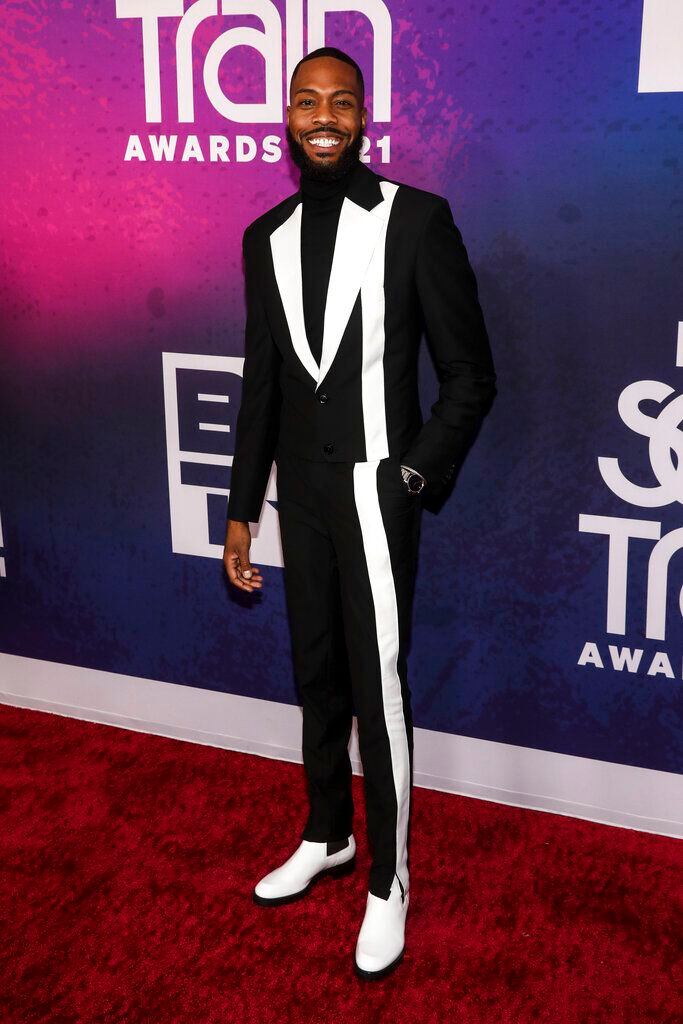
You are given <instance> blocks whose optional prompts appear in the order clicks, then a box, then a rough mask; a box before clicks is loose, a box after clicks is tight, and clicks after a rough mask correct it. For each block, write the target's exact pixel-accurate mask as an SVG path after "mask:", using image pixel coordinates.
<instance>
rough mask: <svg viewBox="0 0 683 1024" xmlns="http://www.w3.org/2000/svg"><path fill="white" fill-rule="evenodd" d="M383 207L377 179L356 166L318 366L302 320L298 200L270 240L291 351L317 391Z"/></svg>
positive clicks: (339, 229)
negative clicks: (314, 383)
mask: <svg viewBox="0 0 683 1024" xmlns="http://www.w3.org/2000/svg"><path fill="white" fill-rule="evenodd" d="M378 204H379V205H378ZM369 207H372V208H369ZM383 207H384V204H383V195H382V191H381V189H380V187H379V177H378V175H376V174H375V173H374V172H373V171H371V170H369V168H366V167H365V166H364V165H362V164H361V165H360V168H359V171H358V174H357V176H356V180H355V187H354V188H353V190H352V191H350V192H349V194H348V195H347V196H345V198H344V202H343V203H342V207H341V211H340V214H339V223H338V225H337V235H336V238H335V244H334V254H333V257H332V268H331V270H330V280H329V285H328V289H327V302H326V306H325V318H324V325H323V344H322V353H321V357H320V366H318V364H317V363H316V361H315V358H314V356H313V353H312V351H311V346H310V344H309V341H308V338H307V336H306V325H305V320H304V306H303V288H302V278H301V213H302V204H301V199H299V202H298V203H297V205H296V207H295V208H294V210H293V212H292V213H291V214H290V216H289V217H288V218H287V220H286V221H285V222H284V223H283V224H281V225H280V227H278V228H277V229H276V230H275V231H274V232H273V233H272V235H271V236H270V246H271V252H272V256H273V267H274V270H275V278H276V281H277V286H278V289H279V291H280V296H281V299H282V304H283V307H284V310H285V316H286V318H287V324H288V327H289V332H290V336H291V339H292V345H293V347H294V351H295V352H296V354H297V356H298V358H299V360H300V361H301V363H302V365H303V366H304V368H305V369H306V370H307V371H308V373H309V374H310V375H311V377H312V378H313V380H314V381H315V382H316V390H317V389H318V387H319V386H320V384H321V383H322V381H323V379H324V378H325V376H326V374H327V372H328V371H329V369H330V367H331V365H332V363H333V361H334V357H335V356H336V354H337V351H338V349H339V345H340V344H341V340H342V337H343V336H344V331H345V329H346V325H347V323H348V321H349V317H350V316H351V311H352V310H353V307H354V304H355V302H356V299H357V297H358V293H359V291H360V288H361V285H362V283H363V277H364V275H365V272H366V270H367V268H368V264H369V263H370V260H371V258H372V254H373V252H374V250H375V246H376V244H377V241H378V239H379V237H380V233H381V231H382V228H383V226H384V222H385V219H386V215H385V211H384V208H383Z"/></svg>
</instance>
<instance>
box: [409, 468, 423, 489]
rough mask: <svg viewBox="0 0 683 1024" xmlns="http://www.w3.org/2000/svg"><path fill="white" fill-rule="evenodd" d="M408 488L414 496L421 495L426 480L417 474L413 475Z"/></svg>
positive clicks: (410, 477)
mask: <svg viewBox="0 0 683 1024" xmlns="http://www.w3.org/2000/svg"><path fill="white" fill-rule="evenodd" d="M408 487H409V488H410V490H411V491H413V493H414V494H419V492H420V491H421V490H422V488H423V487H424V480H423V479H422V478H421V477H419V476H418V475H417V473H411V475H410V476H409V477H408Z"/></svg>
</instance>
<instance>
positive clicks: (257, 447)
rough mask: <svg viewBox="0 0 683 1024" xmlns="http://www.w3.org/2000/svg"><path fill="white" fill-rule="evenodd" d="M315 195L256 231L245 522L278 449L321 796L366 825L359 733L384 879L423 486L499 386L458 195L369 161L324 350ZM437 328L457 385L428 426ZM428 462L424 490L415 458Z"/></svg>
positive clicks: (237, 497) (393, 824)
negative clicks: (358, 802)
mask: <svg viewBox="0 0 683 1024" xmlns="http://www.w3.org/2000/svg"><path fill="white" fill-rule="evenodd" d="M301 213H302V194H301V191H298V192H296V193H294V194H293V195H292V196H290V197H289V198H287V199H285V200H284V201H283V202H281V203H279V204H278V205H277V206H275V207H274V208H273V209H271V210H269V211H268V212H266V213H265V214H263V215H262V216H260V217H258V218H257V219H256V220H255V221H254V222H253V223H252V224H250V225H249V227H248V228H247V230H246V231H245V234H244V239H243V251H244V258H245V276H246V287H247V324H246V335H245V364H244V376H243V387H242V398H241V404H240V409H239V414H238V418H237V424H236V438H235V452H234V460H233V466H232V476H231V484H230V497H229V503H228V518H229V519H234V520H242V521H249V522H257V521H258V519H259V517H260V514H261V506H262V503H263V498H264V495H265V490H266V486H267V482H268V477H269V474H270V470H271V466H272V462H273V460H275V462H276V465H277V490H278V514H279V522H280V530H281V537H282V545H283V554H284V565H285V588H286V594H287V603H288V611H289V618H290V629H291V636H292V654H293V660H294V669H295V675H296V679H297V685H298V687H299V691H300V696H301V702H302V707H303V757H304V766H305V769H306V773H307V778H308V783H309V795H310V801H311V811H310V815H309V819H308V822H307V825H306V828H305V830H304V835H303V838H306V839H311V840H317V841H323V840H329V841H332V840H343V839H344V838H345V837H346V836H347V835H348V834H349V833H350V831H351V822H352V814H353V805H352V800H351V785H350V780H351V769H350V763H349V759H348V750H347V745H348V739H349V735H350V728H351V718H352V714H353V710H354V709H355V712H356V715H357V718H358V731H359V745H360V752H361V758H362V761H363V772H364V781H365V795H366V811H367V819H368V833H369V839H370V845H371V848H372V852H373V863H372V869H371V873H370V884H369V888H370V891H372V892H374V893H375V894H376V895H378V896H381V897H383V898H387V897H388V895H389V890H390V887H391V885H392V882H393V879H394V877H397V878H398V880H399V884H400V886H401V889H402V891H403V890H404V889H405V888H407V885H408V861H407V838H408V824H409V807H410V788H411V773H412V719H411V709H410V691H409V688H408V683H407V672H406V649H407V644H408V634H409V627H410V610H411V605H412V596H413V589H414V580H415V570H416V559H417V547H418V540H419V528H420V525H419V524H420V513H421V510H422V502H423V496H429V495H439V494H440V492H441V491H443V490H444V488H445V487H446V486H447V484H448V483H449V481H450V480H451V478H452V477H453V476H454V474H455V473H456V472H457V469H458V467H459V465H460V463H461V462H462V460H463V459H464V457H465V455H466V453H467V450H468V448H469V446H470V445H471V443H472V440H473V438H474V436H475V434H476V432H477V429H478V427H479V425H480V423H481V421H482V419H483V418H484V416H485V415H486V414H487V412H488V410H489V408H490V406H491V403H492V401H493V399H494V396H495V394H496V387H495V380H496V375H495V372H494V367H493V360H492V356H491V351H490V346H489V340H488V335H487V331H486V327H485V324H484V318H483V314H482V310H481V307H480V304H479V301H478V293H477V284H476V279H475V276H474V273H473V271H472V268H471V265H470V263H469V260H468V256H467V252H466V249H465V246H464V244H463V240H462V237H461V234H460V232H459V230H458V228H457V227H456V225H455V223H454V221H453V217H452V214H451V210H450V207H449V204H448V202H447V201H446V200H445V199H443V198H441V197H440V196H437V195H435V194H433V193H430V192H426V191H423V190H421V189H417V188H413V187H411V186H409V185H404V184H399V183H397V182H394V181H390V180H388V179H386V178H384V177H382V176H380V175H378V174H376V173H375V172H373V171H372V170H371V169H370V168H369V167H367V166H366V165H364V164H361V163H359V164H358V166H357V167H356V168H354V170H353V171H352V172H350V175H349V180H348V188H347V191H346V194H345V197H344V200H343V203H342V206H341V211H340V213H339V221H338V225H337V231H336V238H335V244H334V255H333V259H332V266H331V271H330V277H329V285H328V290H327V300H326V305H325V312H324V327H323V336H322V354H321V360H320V365H318V363H317V362H316V360H315V358H314V355H313V352H312V351H311V347H310V345H309V342H308V339H307V337H306V326H305V318H304V307H303V301H302V277H301V265H302V264H301ZM423 332H424V333H426V336H427V339H428V342H429V346H430V350H431V353H432V357H433V359H434V363H435V367H436V371H437V376H438V380H439V395H438V398H437V400H436V402H435V403H434V404H433V405H432V407H431V415H430V417H429V418H428V419H427V420H426V421H423V418H422V415H421V411H420V404H419V395H418V380H417V365H418V353H419V345H420V340H421V336H422V333H423ZM401 464H403V465H408V466H410V467H412V468H413V469H415V470H417V471H418V472H419V473H421V474H422V475H423V476H424V477H425V479H426V481H427V483H426V487H425V488H424V489H423V491H422V492H421V495H418V496H415V495H412V494H410V493H409V492H408V491H407V489H406V487H405V484H404V482H403V479H402V476H401V471H400V466H401Z"/></svg>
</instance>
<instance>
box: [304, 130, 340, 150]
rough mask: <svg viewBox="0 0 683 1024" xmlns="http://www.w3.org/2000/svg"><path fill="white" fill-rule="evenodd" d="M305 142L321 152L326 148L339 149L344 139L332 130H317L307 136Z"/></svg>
mask: <svg viewBox="0 0 683 1024" xmlns="http://www.w3.org/2000/svg"><path fill="white" fill-rule="evenodd" d="M304 142H306V143H308V145H309V146H310V147H311V149H313V150H316V151H318V152H321V151H322V150H326V149H337V148H338V147H339V146H340V145H341V143H342V139H341V137H340V136H339V135H337V134H335V133H332V132H315V133H312V134H311V135H309V136H307V137H306V138H305V139H304Z"/></svg>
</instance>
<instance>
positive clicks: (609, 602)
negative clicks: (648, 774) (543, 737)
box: [578, 322, 683, 679]
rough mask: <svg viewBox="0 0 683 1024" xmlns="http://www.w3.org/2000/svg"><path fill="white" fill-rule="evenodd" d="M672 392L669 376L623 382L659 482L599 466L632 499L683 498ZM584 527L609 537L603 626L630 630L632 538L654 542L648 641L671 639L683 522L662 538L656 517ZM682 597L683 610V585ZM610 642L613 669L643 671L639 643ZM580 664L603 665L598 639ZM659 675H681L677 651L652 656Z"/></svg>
mask: <svg viewBox="0 0 683 1024" xmlns="http://www.w3.org/2000/svg"><path fill="white" fill-rule="evenodd" d="M676 366H681V367H683V322H681V323H679V325H678V345H677V350H676ZM674 394H675V388H673V387H671V386H670V385H669V384H665V383H664V382H663V381H658V380H638V381H634V383H632V384H629V385H628V386H627V387H625V388H624V390H623V391H622V392H621V394H620V395H619V400H618V403H617V408H618V412H619V416H620V417H621V420H622V422H623V423H624V424H625V426H627V427H628V428H629V429H630V430H632V431H633V432H634V433H637V434H640V435H641V436H642V437H645V438H647V439H648V446H647V454H648V457H649V465H650V469H651V470H652V474H653V476H654V478H655V479H656V481H657V482H656V484H653V485H652V486H642V485H641V484H636V483H633V481H632V480H630V479H629V478H628V476H627V475H626V474H625V473H624V472H623V471H622V469H621V467H620V465H619V459H618V458H608V457H606V456H603V455H601V456H599V458H598V468H599V470H600V475H601V476H602V479H603V481H604V482H605V484H606V485H607V487H609V489H610V490H611V491H612V493H613V494H616V496H617V497H618V498H621V499H622V501H625V502H627V503H628V504H629V505H635V506H637V507H639V508H663V507H664V506H668V505H671V504H673V503H674V502H678V503H679V504H683V431H681V430H680V429H679V428H680V424H681V422H682V421H683V395H676V397H675V398H671V396H672V395H674ZM668 399H671V401H667V400H668ZM648 401H649V402H654V403H656V405H657V406H658V407H659V408H658V410H657V412H656V414H655V415H651V414H648V413H647V412H645V411H643V410H642V409H641V408H640V404H641V402H648ZM665 403H666V404H665ZM579 530H580V531H581V532H583V533H593V534H599V535H602V536H604V537H607V538H608V559H607V566H608V569H607V587H606V606H605V607H606V623H605V631H606V632H607V633H617V634H620V635H622V636H623V635H624V634H625V633H626V630H627V627H626V620H627V611H628V601H627V596H628V588H627V581H628V569H629V554H630V552H631V550H632V545H631V542H632V541H633V542H637V541H639V540H646V541H654V542H655V543H654V545H653V546H652V551H651V552H650V557H649V560H648V569H647V597H646V613H645V636H646V637H647V638H648V640H666V625H667V590H668V580H669V564H670V562H671V559H672V557H673V555H675V554H676V552H678V551H680V550H681V549H682V548H683V527H680V528H678V529H675V530H671V531H670V532H669V533H667V534H666V535H665V536H664V537H662V536H661V532H662V526H661V523H658V522H656V521H655V520H651V519H635V518H632V517H625V516H624V517H622V516H599V515H588V514H584V513H581V514H580V515H579ZM678 603H679V608H680V612H681V614H682V615H683V588H682V589H681V591H680V593H679V598H678ZM607 647H608V651H609V656H610V661H611V665H612V668H614V669H616V670H617V671H624V670H626V671H627V672H637V671H638V668H639V667H640V665H641V663H642V662H643V658H644V657H646V655H645V652H644V651H643V649H642V648H639V647H635V648H633V649H632V648H630V647H617V646H616V645H615V644H608V645H607ZM648 657H649V656H648ZM578 664H579V665H593V666H595V667H596V668H604V662H603V658H602V656H601V653H600V649H599V646H598V645H597V644H596V643H586V644H584V647H583V650H582V652H581V655H580V657H579V660H578ZM658 674H663V675H666V676H668V677H669V678H671V679H674V678H675V677H676V675H675V672H674V670H673V667H672V664H671V657H670V656H669V654H667V652H666V651H656V652H655V653H654V655H652V656H651V657H649V665H648V668H647V675H650V676H652V675H658ZM681 677H682V678H683V664H682V667H681Z"/></svg>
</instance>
